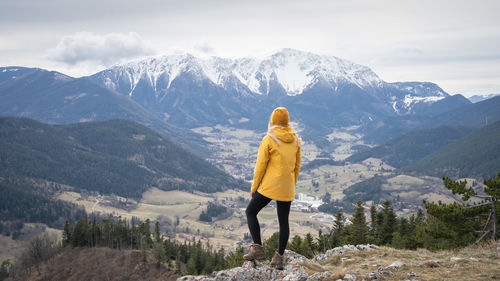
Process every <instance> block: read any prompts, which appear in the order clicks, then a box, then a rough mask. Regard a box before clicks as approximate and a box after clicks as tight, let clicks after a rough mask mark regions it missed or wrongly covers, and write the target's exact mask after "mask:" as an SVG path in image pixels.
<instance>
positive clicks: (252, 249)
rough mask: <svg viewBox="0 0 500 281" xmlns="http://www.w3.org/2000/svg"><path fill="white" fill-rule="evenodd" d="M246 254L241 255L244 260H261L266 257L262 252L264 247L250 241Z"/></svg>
mask: <svg viewBox="0 0 500 281" xmlns="http://www.w3.org/2000/svg"><path fill="white" fill-rule="evenodd" d="M248 248H249V250H248V254H246V255H244V256H243V259H244V260H247V261H253V260H263V259H265V258H266V253H264V247H262V245H259V244H255V243H252V244H250V246H248Z"/></svg>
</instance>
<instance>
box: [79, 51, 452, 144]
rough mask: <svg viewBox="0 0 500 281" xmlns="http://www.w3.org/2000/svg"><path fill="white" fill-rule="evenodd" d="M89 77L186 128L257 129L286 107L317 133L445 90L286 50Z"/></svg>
mask: <svg viewBox="0 0 500 281" xmlns="http://www.w3.org/2000/svg"><path fill="white" fill-rule="evenodd" d="M89 78H90V79H92V80H93V81H95V82H97V83H99V84H101V85H103V86H104V87H107V88H109V89H112V90H116V91H118V92H120V93H122V94H123V95H126V96H130V97H131V98H132V99H133V100H135V101H137V102H138V103H139V104H141V105H143V106H144V107H145V108H147V109H149V110H151V111H152V112H154V113H155V114H156V115H157V116H158V117H160V118H163V119H164V120H168V121H169V122H172V123H173V124H176V125H177V126H185V127H189V128H193V127H199V126H207V125H210V126H213V125H216V124H225V125H231V126H240V127H246V128H253V129H256V128H264V127H265V126H266V125H267V121H268V120H267V119H268V116H267V114H263V112H271V110H272V109H273V108H274V107H276V106H286V107H289V108H290V109H291V112H292V114H293V118H294V120H295V121H298V122H300V123H302V124H304V125H305V126H306V127H307V128H310V129H311V130H313V131H314V130H315V131H318V132H319V133H320V134H323V133H325V132H327V131H328V130H330V128H331V127H338V126H350V125H359V124H360V123H364V122H371V121H372V120H374V119H378V118H382V117H387V116H393V117H394V116H400V115H407V114H413V113H418V112H419V111H421V110H425V109H426V108H427V107H429V106H431V105H432V104H433V103H435V102H437V101H440V100H444V99H446V98H447V97H448V96H449V95H448V94H447V93H446V92H445V91H443V90H442V89H441V88H439V86H437V85H435V84H433V83H421V82H404V83H387V82H384V81H383V80H382V79H380V78H379V77H378V76H377V74H376V73H374V72H373V71H372V70H371V69H370V68H368V67H366V66H363V65H359V64H355V63H352V62H349V61H347V60H343V59H340V58H337V57H333V56H322V55H317V54H312V53H309V52H302V51H297V50H292V49H283V50H281V51H279V52H276V53H274V54H272V55H270V56H267V57H265V58H262V59H256V58H248V57H247V58H241V59H226V58H218V57H211V58H208V59H201V58H197V57H194V56H192V55H189V54H183V55H171V56H161V57H157V58H149V59H145V60H140V61H134V62H130V63H127V64H123V65H118V66H114V67H112V68H110V69H107V70H104V71H102V72H99V73H96V74H94V75H92V76H90V77H89ZM318 120H322V122H318Z"/></svg>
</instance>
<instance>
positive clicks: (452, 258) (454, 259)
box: [450, 257, 462, 261]
mask: <svg viewBox="0 0 500 281" xmlns="http://www.w3.org/2000/svg"><path fill="white" fill-rule="evenodd" d="M460 260H462V258H459V257H451V258H450V261H460Z"/></svg>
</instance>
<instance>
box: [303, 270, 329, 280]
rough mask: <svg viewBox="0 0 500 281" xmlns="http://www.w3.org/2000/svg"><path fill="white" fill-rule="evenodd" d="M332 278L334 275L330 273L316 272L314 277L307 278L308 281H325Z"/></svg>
mask: <svg viewBox="0 0 500 281" xmlns="http://www.w3.org/2000/svg"><path fill="white" fill-rule="evenodd" d="M332 276H333V273H331V272H330V271H324V272H316V273H314V274H313V275H311V276H309V277H308V278H307V281H316V280H323V279H326V278H330V277H332Z"/></svg>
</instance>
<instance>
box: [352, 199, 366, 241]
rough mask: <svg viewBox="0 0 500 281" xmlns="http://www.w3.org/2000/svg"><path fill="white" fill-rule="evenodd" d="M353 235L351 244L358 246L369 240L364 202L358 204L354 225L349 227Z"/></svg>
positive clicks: (353, 218)
mask: <svg viewBox="0 0 500 281" xmlns="http://www.w3.org/2000/svg"><path fill="white" fill-rule="evenodd" d="M349 228H350V230H351V234H350V237H349V242H350V243H352V244H354V245H358V244H364V243H366V242H367V239H368V226H367V225H366V217H365V209H364V207H363V201H358V202H357V203H356V208H355V210H354V214H353V217H352V224H351V225H350V226H349Z"/></svg>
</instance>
